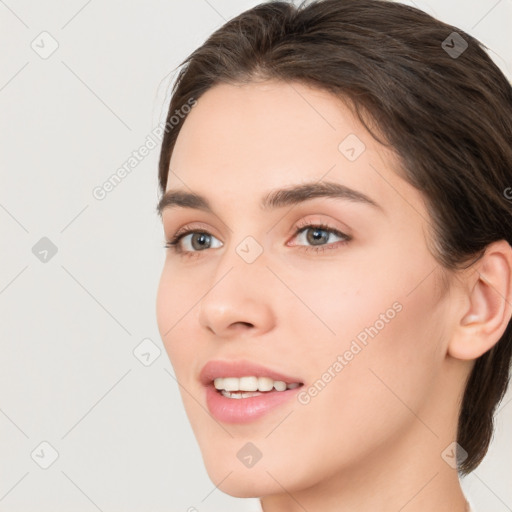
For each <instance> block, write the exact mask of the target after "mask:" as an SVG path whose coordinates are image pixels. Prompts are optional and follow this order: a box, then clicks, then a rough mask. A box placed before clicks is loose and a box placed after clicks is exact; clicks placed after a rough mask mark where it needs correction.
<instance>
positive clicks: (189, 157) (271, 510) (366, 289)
mask: <svg viewBox="0 0 512 512" xmlns="http://www.w3.org/2000/svg"><path fill="white" fill-rule="evenodd" d="M348 134H356V135H357V137H358V138H359V139H360V140H361V141H362V142H363V143H364V144H365V146H366V150H365V151H364V152H363V153H362V154H361V155H360V156H359V157H358V158H357V159H356V160H355V161H349V160H348V159H347V158H346V157H345V156H344V154H343V153H342V152H341V151H340V150H339V149H338V146H339V144H340V142H342V141H343V139H344V138H345V137H346V136H347V135H348ZM398 167H399V162H398V159H397V157H396V155H395V154H394V153H392V152H391V151H390V150H388V149H386V148H384V147H383V146H381V145H380V144H379V143H377V142H376V141H375V140H374V139H373V138H372V137H371V136H370V135H369V134H368V133H367V132H366V131H365V129H364V128H363V126H362V125H361V124H360V123H359V121H358V120H357V119H356V118H355V117H354V116H353V115H352V113H351V112H350V110H348V108H347V107H346V106H345V105H344V104H343V103H342V102H341V101H339V100H338V99H337V98H336V97H334V96H332V95H331V94H329V93H327V92H325V91H321V90H319V89H315V88H310V87H308V86H305V85H302V84H298V83H294V84H293V85H292V84H286V83H280V82H275V81H265V82H259V83H249V84H245V85H227V84H221V85H217V86H215V87H213V88H212V89H210V90H208V91H207V92H206V93H205V94H204V95H203V96H201V97H200V98H199V100H198V103H197V105H196V106H195V107H194V108H193V109H192V111H191V113H190V114H189V115H188V117H187V119H186V121H185V123H184V125H183V127H182V129H181V132H180V134H179V136H178V139H177V142H176V146H175V149H174V152H173V155H172V159H171V163H170V170H171V172H170V173H169V180H168V184H167V190H170V189H180V190H186V191H190V190H192V191H194V192H197V193H200V194H201V195H204V196H206V197H207V198H208V200H209V202H210V203H211V205H212V207H213V210H214V212H215V214H211V213H206V212H203V211H200V210H196V209H191V208H169V209H167V210H164V211H163V212H162V220H163V227H164V231H165V237H166V239H167V240H170V239H171V237H172V236H173V235H174V234H175V233H176V232H177V230H178V229H180V228H182V227H186V226H191V227H194V228H197V229H196V231H198V232H199V233H200V232H204V231H206V232H208V233H209V234H211V235H212V239H211V244H212V245H211V246H210V248H206V249H202V250H201V249H197V247H198V245H197V244H196V246H195V247H194V246H192V245H191V240H190V239H191V237H190V236H188V237H186V238H185V239H182V240H181V247H182V249H183V250H184V251H195V253H194V254H193V255H192V257H190V256H186V255H185V254H178V253H175V252H173V251H172V250H171V249H166V251H167V254H166V259H165V263H164V267H163V271H162V275H161V280H160V284H159V289H158V294H157V304H156V306H157V321H158V327H159V330H160V334H161V336H162V340H163V342H164V345H165V348H166V350H167V353H168V356H169V358H170V361H171V363H172V365H173V367H174V370H175V374H176V378H177V380H178V381H179V383H180V392H181V396H182V399H183V403H184V406H185V409H186V412H187V415H188V417H189V419H190V423H191V426H192V428H193V431H194V434H195V436H196V438H197V440H198V443H199V446H200V449H201V452H202V455H203V460H204V463H205V466H206V469H207V472H208V474H209V476H210V478H211V480H212V482H214V483H215V484H216V485H218V487H219V489H220V490H221V491H223V492H225V493H227V494H230V495H233V496H238V497H260V498H261V503H262V507H263V510H264V512H277V511H280V512H282V511H303V510H304V509H305V510H307V511H311V512H312V511H317V510H322V511H323V512H329V511H337V512H344V511H354V510H357V511H358V512H365V511H372V512H373V511H375V510H381V511H398V510H404V511H417V512H420V511H427V510H428V511H431V510H436V511H441V512H443V511H447V512H448V511H450V512H453V511H461V512H462V511H463V510H465V499H464V496H463V494H462V491H461V488H460V485H459V481H458V476H457V472H456V470H455V469H453V468H452V467H451V466H450V465H449V464H448V463H447V462H446V461H445V460H444V459H443V457H442V456H441V454H442V453H443V451H445V449H446V448H447V447H448V446H449V445H450V444H451V443H452V442H453V441H454V440H455V439H456V425H457V418H458V407H459V400H460V397H461V396H462V393H463V390H464V385H465V380H466V378H467V376H468V375H469V372H470V370H471V368H472V366H473V364H474V359H475V358H477V357H478V356H479V355H481V354H483V353H484V352H485V351H486V350H488V349H489V348H491V347H492V345H493V344H494V343H496V342H497V341H498V340H499V338H500V336H501V334H502V333H503V332H504V330H505V328H506V325H507V323H508V320H509V319H510V316H511V306H510V303H511V302H512V297H511V289H512V280H511V271H510V269H511V267H512V256H511V249H510V246H509V245H508V244H506V243H505V242H497V243H495V244H492V246H489V250H488V251H487V253H486V255H485V257H484V258H482V259H481V260H479V262H478V263H477V264H476V266H474V267H473V268H471V269H470V270H468V271H467V272H464V273H460V275H454V274H448V273H446V272H445V273H444V274H443V269H442V268H441V266H440V265H439V264H438V263H437V261H436V259H435V258H434V256H433V255H432V254H431V252H430V250H429V245H428V233H429V231H428V229H429V225H428V220H429V215H428V213H427V210H426V206H425V203H424V200H423V198H422V195H421V193H420V192H419V191H418V190H416V189H414V188H413V187H412V186H410V185H409V184H408V183H406V182H405V181H404V180H403V179H402V178H401V177H400V176H399V175H398V174H397V172H396V170H397V169H398ZM310 180H313V181H320V180H322V181H326V180H329V181H335V182H337V183H341V184H344V185H347V186H349V187H351V188H353V189H356V190H358V191H360V192H363V193H364V194H366V195H368V196H370V197H371V198H372V199H373V200H374V201H375V202H377V203H378V204H379V205H380V206H381V207H382V210H380V209H378V208H373V207H371V206H369V205H365V204H361V203H357V202H354V201H348V200H344V199H332V198H329V199H327V198H314V199H312V200H309V201H306V202H304V203H302V204H300V205H297V206H294V207H289V206H288V207H283V208H278V209H276V210H269V211H266V212H262V211H261V210H260V208H259V201H260V198H262V197H263V196H264V195H265V194H266V193H267V192H268V191H269V190H271V189H274V188H283V187H287V186H290V185H295V184H299V183H302V182H304V181H310ZM304 220H307V221H311V223H313V224H314V223H318V222H321V223H325V224H328V225H329V227H330V228H332V229H336V230H339V231H341V232H342V233H345V234H346V235H349V236H350V237H351V238H350V240H349V241H348V243H346V244H340V240H341V239H340V238H339V237H338V236H336V235H335V234H333V233H330V232H329V231H327V232H325V233H324V232H322V233H324V234H325V236H326V237H327V236H329V238H328V239H327V240H325V241H324V242H323V244H324V246H325V247H327V246H329V247H328V250H327V249H326V250H325V251H321V252H314V250H310V252H306V251H304V250H303V249H304V248H305V247H310V248H313V247H315V246H314V245H312V243H311V242H308V238H307V234H308V231H306V232H303V233H302V234H299V235H297V236H295V235H294V233H295V231H296V227H297V223H298V222H299V221H300V222H302V221H304ZM312 231H314V230H313V229H310V230H309V234H310V238H311V233H312ZM329 233H330V234H329ZM247 236H252V237H253V238H254V239H255V240H257V242H258V243H259V244H260V245H261V248H262V249H263V253H262V254H261V255H260V256H259V257H258V258H257V259H256V260H255V261H254V262H253V263H250V264H249V263H247V262H246V261H244V260H243V259H242V258H241V257H240V256H239V255H238V254H237V252H236V250H235V249H236V247H237V246H238V245H239V244H240V243H241V242H242V240H244V239H245V238H246V237H247ZM207 247H208V246H207ZM189 254H190V253H189ZM228 271H229V273H227V272H228ZM226 273H227V274H226ZM443 275H444V277H445V279H444V280H443V279H442V277H443ZM269 291H271V293H269ZM504 299H507V300H508V302H507V300H504ZM396 302H398V303H399V304H400V305H401V310H400V312H398V313H396V315H394V318H393V319H391V320H389V321H388V322H387V323H385V326H384V328H382V329H381V330H380V331H379V332H378V334H377V335H376V336H375V337H374V338H369V340H368V343H367V345H366V346H364V348H363V349H362V350H361V351H360V352H359V353H357V355H355V356H354V357H353V359H352V360H351V361H349V363H348V364H346V366H344V367H343V369H342V370H341V371H339V372H338V373H336V374H335V375H336V376H335V377H334V378H332V379H331V381H330V382H329V383H328V384H327V385H326V386H325V387H324V388H323V390H322V391H321V392H319V393H318V394H317V395H316V396H314V397H313V398H311V400H310V401H309V403H307V404H301V403H299V402H298V401H297V400H295V399H293V400H291V401H290V402H288V403H286V404H285V405H283V406H281V407H279V408H277V409H275V410H273V411H272V412H270V413H268V414H267V415H265V416H264V417H262V418H260V419H258V420H256V421H254V422H252V423H249V424H245V425H235V424H226V423H225V424H220V423H219V422H217V421H216V420H215V419H214V418H213V417H212V416H210V415H209V414H208V412H207V407H206V398H205V391H204V388H203V387H202V385H201V383H200V382H199V380H198V376H199V372H200V370H201V368H202V367H203V365H204V364H205V363H206V362H207V361H209V360H210V359H239V358H241V359H249V360H251V361H256V362H258V363H260V364H263V365H265V366H268V367H270V368H272V369H274V370H277V371H281V372H283V373H285V374H289V375H295V376H300V378H301V380H302V382H304V383H305V385H304V388H302V389H306V388H307V387H308V386H311V385H312V384H313V383H314V382H315V381H317V380H318V379H320V378H322V375H323V374H324V373H325V372H326V370H327V369H328V368H329V367H332V366H333V363H334V362H335V361H336V358H337V356H338V355H340V354H341V355H343V354H344V353H345V351H346V350H348V349H350V347H351V342H352V341H353V340H354V339H355V338H356V336H357V335H358V334H359V333H360V332H361V331H363V330H364V329H365V328H367V327H370V326H373V325H374V324H375V322H376V321H377V320H378V319H379V318H380V315H381V314H383V313H385V312H386V311H387V310H389V309H390V308H392V305H393V304H394V303H396ZM248 441H250V442H252V443H253V444H255V445H256V446H257V447H258V449H259V450H260V452H261V453H262V458H261V459H260V460H259V461H258V462H257V463H256V464H255V465H254V466H252V467H251V468H247V467H245V466H244V465H243V464H242V463H241V462H240V460H239V459H238V458H237V452H238V450H240V449H241V448H242V447H243V446H244V445H245V444H246V443H247V442H248ZM219 482H220V483H219Z"/></svg>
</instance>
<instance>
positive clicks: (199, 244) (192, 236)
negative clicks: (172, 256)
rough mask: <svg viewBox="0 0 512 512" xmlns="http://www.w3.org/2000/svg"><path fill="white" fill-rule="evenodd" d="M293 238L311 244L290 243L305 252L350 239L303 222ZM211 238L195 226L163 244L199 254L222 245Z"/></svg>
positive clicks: (347, 236)
mask: <svg viewBox="0 0 512 512" xmlns="http://www.w3.org/2000/svg"><path fill="white" fill-rule="evenodd" d="M331 236H334V237H338V238H340V239H341V240H339V241H338V242H337V243H336V240H335V241H334V242H333V241H331V243H328V242H329V239H330V237H331ZM293 238H297V239H299V241H300V242H306V243H307V244H311V245H309V246H308V245H304V244H302V243H298V244H296V243H294V244H291V246H292V247H293V246H295V245H296V246H297V247H299V248H300V249H301V250H304V251H306V252H308V251H314V252H319V251H323V250H325V249H336V248H337V247H339V246H340V245H344V244H346V243H348V242H349V241H350V240H351V237H350V236H349V235H345V234H344V233H342V232H341V231H339V230H337V229H334V228H332V227H330V226H328V225H326V224H321V223H320V224H312V223H309V224H307V223H304V222H303V223H302V224H301V225H299V226H297V229H296V230H295V233H294V236H293ZM212 240H217V238H215V237H214V236H213V235H211V234H210V233H208V232H207V231H204V230H198V229H197V228H196V229H194V228H183V229H181V230H179V231H178V232H177V233H176V234H175V235H174V236H173V237H172V239H171V240H170V241H169V242H167V243H166V244H165V247H166V248H168V249H171V250H172V251H174V252H175V253H177V254H180V255H182V256H199V254H198V253H200V252H203V251H204V250H205V249H217V248H218V247H222V243H221V242H220V241H219V240H217V242H218V243H217V244H215V243H213V245H212Z"/></svg>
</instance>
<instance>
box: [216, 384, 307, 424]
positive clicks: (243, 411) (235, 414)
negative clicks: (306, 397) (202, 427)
mask: <svg viewBox="0 0 512 512" xmlns="http://www.w3.org/2000/svg"><path fill="white" fill-rule="evenodd" d="M301 387H302V386H299V387H297V388H295V389H287V390H286V391H272V392H270V393H265V394H262V395H257V396H251V397H249V398H227V397H225V396H223V395H221V393H220V392H219V391H217V390H216V389H215V387H214V386H213V384H211V385H209V386H207V388H206V405H207V406H208V410H209V411H210V413H211V414H212V415H213V416H214V417H215V419H217V420H218V421H222V422H224V423H250V422H251V421H255V420H257V419H258V418H261V417H262V416H264V415H265V414H267V413H268V412H270V411H271V410H273V409H275V408H276V407H279V406H280V405H283V404H284V403H285V402H287V401H288V400H290V399H291V398H292V397H294V396H295V395H296V394H297V392H298V390H299V389H300V388H301Z"/></svg>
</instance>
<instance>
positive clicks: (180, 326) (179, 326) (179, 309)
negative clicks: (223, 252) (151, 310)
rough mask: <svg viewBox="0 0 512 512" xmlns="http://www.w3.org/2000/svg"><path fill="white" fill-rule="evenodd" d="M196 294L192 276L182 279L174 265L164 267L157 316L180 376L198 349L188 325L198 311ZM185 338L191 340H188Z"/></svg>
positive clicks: (158, 295)
mask: <svg viewBox="0 0 512 512" xmlns="http://www.w3.org/2000/svg"><path fill="white" fill-rule="evenodd" d="M195 295H196V294H194V293H193V286H191V283H190V278H189V277H184V278H182V279H179V278H178V274H177V273H176V272H174V271H173V269H172V268H170V266H168V265H166V266H165V267H164V269H163V271H162V275H161V276H160V282H159V285H158V290H157V296H156V318H157V324H158V330H159V332H160V338H161V339H162V342H163V344H164V347H165V349H166V351H167V354H168V356H169V359H170V362H171V364H172V366H173V367H174V369H175V371H176V374H177V375H176V376H177V377H178V378H180V375H178V374H180V373H181V369H182V367H183V362H184V361H186V360H187V358H188V357H191V355H190V354H193V350H194V344H193V340H191V339H190V338H191V336H190V332H189V331H187V329H186V326H187V324H188V325H190V321H191V318H190V317H191V316H192V315H194V314H196V310H195V308H193V305H194V304H195V302H196V301H197V297H196V296H195ZM178 340H180V342H178ZM183 340H187V342H186V343H184V342H183Z"/></svg>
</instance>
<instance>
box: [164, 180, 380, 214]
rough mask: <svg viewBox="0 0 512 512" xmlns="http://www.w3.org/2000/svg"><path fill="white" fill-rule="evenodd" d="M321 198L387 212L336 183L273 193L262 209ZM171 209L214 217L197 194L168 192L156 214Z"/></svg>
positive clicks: (315, 183)
mask: <svg viewBox="0 0 512 512" xmlns="http://www.w3.org/2000/svg"><path fill="white" fill-rule="evenodd" d="M318 197H331V198H336V199H345V200H348V201H352V202H356V203H361V204H366V205H369V206H372V207H374V208H377V209H380V210H381V211H384V210H383V208H382V206H380V205H379V204H378V203H376V202H375V201H374V200H373V199H371V198H370V197H368V196H367V195H365V194H363V193H362V192H359V191H357V190H354V189H352V188H349V187H347V186H346V185H342V184H341V183H336V182H332V181H327V182H326V181H323V182H309V183H302V184H300V185H294V186H291V187H287V188H282V189H276V190H271V191H270V192H268V193H267V194H266V195H265V196H264V197H263V198H262V199H261V201H260V208H261V209H262V210H264V211H268V210H271V209H276V208H282V207H284V206H291V205H297V204H299V203H302V202H304V201H308V200H310V199H314V198H318ZM170 208H193V209H196V210H202V211H205V212H208V213H214V212H213V209H212V207H211V205H210V203H209V202H208V200H207V199H206V198H205V197H203V196H202V195H200V194H197V193H195V192H187V191H184V190H168V191H167V192H165V194H164V195H163V196H162V198H161V199H160V201H159V202H158V205H157V207H156V210H157V212H158V214H159V215H162V212H163V211H164V210H167V209H170Z"/></svg>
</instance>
